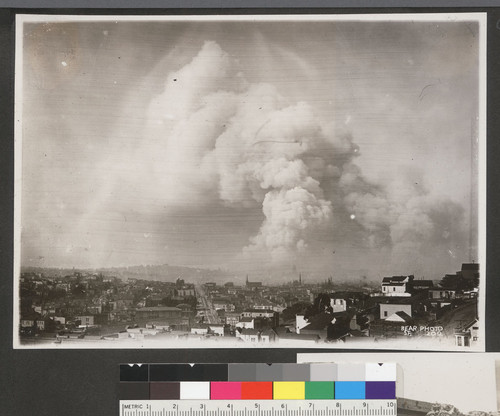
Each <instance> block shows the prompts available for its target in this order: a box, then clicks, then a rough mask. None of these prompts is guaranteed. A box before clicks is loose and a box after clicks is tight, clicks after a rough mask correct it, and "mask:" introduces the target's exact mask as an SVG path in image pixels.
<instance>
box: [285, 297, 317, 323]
mask: <svg viewBox="0 0 500 416" xmlns="http://www.w3.org/2000/svg"><path fill="white" fill-rule="evenodd" d="M309 307H311V304H310V303H309V302H297V303H294V304H293V305H292V306H289V307H288V308H286V309H284V310H283V312H282V314H281V316H282V318H283V321H291V320H292V319H295V315H301V314H303V313H305V311H306V309H307V308H309Z"/></svg>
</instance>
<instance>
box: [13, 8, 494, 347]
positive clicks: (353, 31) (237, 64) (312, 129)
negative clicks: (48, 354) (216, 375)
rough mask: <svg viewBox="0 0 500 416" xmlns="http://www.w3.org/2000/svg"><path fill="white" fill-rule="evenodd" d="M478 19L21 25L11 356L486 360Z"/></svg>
mask: <svg viewBox="0 0 500 416" xmlns="http://www.w3.org/2000/svg"><path fill="white" fill-rule="evenodd" d="M485 164H486V15H485V14H484V13H454V14H449V13H433V14H424V13H420V14H372V15H369V14H359V15H356V14H345V15H328V14H323V15H241V16H238V15H225V16H204V15H177V16H123V15H122V16H112V15H107V16H99V15H97V16H95V15H94V16H69V15H68V16H65V15H18V16H17V21H16V56H15V235H14V237H15V238H14V240H15V241H14V243H15V259H14V260H15V261H14V263H15V266H14V276H13V279H14V293H13V297H14V325H13V326H14V347H15V348H56V349H65V348H186V347H189V348H214V347H217V348H221V347H241V348H252V347H259V348H273V347H278V348H283V347H291V348H343V349H402V350H445V351H484V345H485V344H484V342H485V340H484V338H485V333H484V322H483V315H484V314H483V311H484V303H485V302H484V299H485V281H484V280H485V275H484V270H485V264H486V263H485V262H486V258H485V243H486V242H485V240H486V236H485V228H486V227H485V209H486V208H485V202H486V193H485V184H486V174H485V172H486V171H485V169H486V167H485Z"/></svg>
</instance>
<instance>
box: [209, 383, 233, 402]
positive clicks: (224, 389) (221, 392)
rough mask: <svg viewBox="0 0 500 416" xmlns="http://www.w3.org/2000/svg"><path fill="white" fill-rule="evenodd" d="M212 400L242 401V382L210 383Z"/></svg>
mask: <svg viewBox="0 0 500 416" xmlns="http://www.w3.org/2000/svg"><path fill="white" fill-rule="evenodd" d="M210 399H211V400H241V382H240V381H212V382H211V383H210Z"/></svg>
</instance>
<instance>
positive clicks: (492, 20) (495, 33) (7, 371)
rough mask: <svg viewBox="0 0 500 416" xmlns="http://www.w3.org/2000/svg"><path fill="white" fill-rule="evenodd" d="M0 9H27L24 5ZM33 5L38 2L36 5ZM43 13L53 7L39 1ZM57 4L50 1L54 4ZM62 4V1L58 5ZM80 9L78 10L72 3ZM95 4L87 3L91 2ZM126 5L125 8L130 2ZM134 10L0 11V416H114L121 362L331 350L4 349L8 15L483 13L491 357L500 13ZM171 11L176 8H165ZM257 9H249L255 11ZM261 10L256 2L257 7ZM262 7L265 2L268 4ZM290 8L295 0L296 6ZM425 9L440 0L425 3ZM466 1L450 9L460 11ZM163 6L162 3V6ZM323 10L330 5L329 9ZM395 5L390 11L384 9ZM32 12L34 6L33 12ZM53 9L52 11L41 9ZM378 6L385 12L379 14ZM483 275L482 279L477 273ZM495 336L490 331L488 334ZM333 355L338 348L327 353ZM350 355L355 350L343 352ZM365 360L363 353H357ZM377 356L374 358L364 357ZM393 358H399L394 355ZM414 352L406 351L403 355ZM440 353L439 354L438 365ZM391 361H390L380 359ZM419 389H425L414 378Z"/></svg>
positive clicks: (9, 231) (492, 341)
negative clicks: (347, 352) (486, 20)
mask: <svg viewBox="0 0 500 416" xmlns="http://www.w3.org/2000/svg"><path fill="white" fill-rule="evenodd" d="M4 3H9V2H3V3H0V6H6V5H7V6H10V7H20V6H22V7H32V3H33V0H31V2H29V1H25V0H17V1H11V2H10V3H15V4H4ZM39 3H42V2H39ZM43 3H44V4H45V5H47V6H48V5H49V3H54V2H53V1H46V2H43ZM56 3H57V2H56ZM59 3H62V2H59ZM78 3H79V4H78ZM81 3H82V2H81V1H78V0H71V1H66V2H64V5H65V6H66V7H70V6H71V7H75V6H81ZM92 3H95V4H92ZM130 3H131V2H130V1H126V0H122V1H119V0H112V1H109V0H108V1H106V2H98V1H95V0H88V1H87V2H86V5H88V6H92V7H102V5H107V6H108V7H109V6H110V5H113V6H117V5H121V6H123V5H125V6H127V7H130V6H131V4H130ZM132 3H133V2H132ZM148 3H149V6H148V5H141V7H143V8H142V9H130V8H129V9H126V8H121V9H102V8H101V9H97V8H96V9H69V8H65V9H62V8H58V9H36V8H25V9H21V8H11V9H0V195H1V199H0V236H1V238H0V273H1V275H0V319H1V321H0V322H2V325H0V329H1V331H0V357H1V358H0V359H1V365H0V414H5V415H16V416H17V415H19V416H21V415H37V416H45V415H47V416H48V415H50V416H57V415H118V400H117V382H118V380H119V368H118V364H119V363H126V362H145V363H147V362H293V361H295V359H296V353H297V352H298V351H300V352H307V351H310V352H322V351H332V350H326V349H325V350H307V349H300V350H298V349H251V350H250V349H240V348H238V349H213V350H203V349H191V350H188V349H184V350H13V348H12V333H13V317H12V313H13V295H12V294H13V278H12V276H13V244H12V241H13V200H14V47H15V27H14V23H15V15H16V13H36V14H38V13H42V14H91V15H92V14H129V15H130V14H265V13H279V14H283V13H289V14H295V13H309V14H310V13H315V14H322V13H336V14H340V13H342V14H343V13H388V12H390V13H439V12H487V13H488V25H487V35H488V39H487V70H488V82H487V90H488V94H487V195H488V196H487V261H488V264H487V265H486V275H487V280H486V316H485V323H486V335H487V336H486V350H487V351H500V324H499V323H498V322H497V320H498V319H500V300H497V298H499V297H500V279H499V278H498V277H497V274H498V272H499V270H500V249H499V248H498V246H497V244H496V237H497V236H498V235H499V230H500V204H499V203H500V180H499V178H500V162H498V160H499V158H500V138H499V137H498V134H499V133H500V8H492V7H487V6H492V5H498V2H496V1H482V2H481V3H480V4H482V6H483V7H482V8H481V7H466V8H465V7H451V8H450V7H441V8H432V9H431V8H428V7H427V8H415V7H406V8H405V7H401V6H411V5H412V3H414V2H411V1H405V2H403V1H399V2H396V1H385V2H378V3H381V4H380V5H379V8H347V6H348V5H350V6H351V7H352V6H359V5H360V4H362V5H365V4H366V1H339V2H338V3H339V4H338V5H336V6H337V7H340V8H322V9H317V8H309V9H300V8H297V4H295V5H293V4H292V5H287V7H286V8H280V9H277V8H273V9H269V8H267V9H265V8H259V9H255V8H254V9H241V8H233V9H222V7H223V6H229V5H230V4H232V5H233V7H235V6H236V7H241V6H243V5H244V4H242V3H244V2H242V1H232V2H229V1H219V2H217V3H216V2H211V3H216V4H215V5H212V7H213V8H211V9H195V8H192V7H193V5H194V6H198V7H199V6H200V4H195V3H196V2H195V1H192V2H191V8H189V9H187V8H186V9H151V8H148V9H145V7H155V6H159V5H160V4H159V3H163V2H161V1H160V0H155V1H149V2H148ZM169 3H172V4H169V5H170V6H171V7H172V6H173V7H179V6H181V5H183V7H186V5H184V3H183V2H182V0H178V1H175V2H174V1H172V2H169ZM262 3H263V2H262V1H257V2H253V5H254V6H263V5H265V4H262ZM264 3H265V2H264ZM268 3H269V2H268ZM295 3H297V2H295ZM328 3H329V2H327V1H314V2H309V3H308V6H315V7H318V6H327V5H328ZM426 3H428V4H427V6H428V5H431V4H434V5H443V4H449V3H450V2H449V1H434V2H426ZM470 3H471V2H470V1H466V0H464V1H457V2H454V5H455V6H466V5H467V4H470ZM163 4H164V3H163ZM330 4H331V3H330ZM396 5H397V6H399V7H397V8H395V7H393V6H396ZM37 6H39V5H37ZM50 6H51V7H60V6H61V5H60V4H56V5H54V4H50ZM386 7H391V8H390V9H387V8H386ZM481 267H482V276H484V266H481ZM497 329H498V330H497ZM333 352H336V353H337V352H342V350H333ZM350 352H359V353H363V351H350ZM364 352H366V351H364ZM373 352H380V351H373ZM398 352H401V351H398ZM408 353H409V354H414V353H415V352H408ZM447 354H452V353H443V359H446V355H447ZM388 359H390V354H388ZM423 382H425V381H424V380H423Z"/></svg>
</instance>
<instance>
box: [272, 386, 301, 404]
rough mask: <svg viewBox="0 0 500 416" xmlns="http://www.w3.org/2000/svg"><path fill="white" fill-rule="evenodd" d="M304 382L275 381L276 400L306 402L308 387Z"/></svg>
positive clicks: (274, 394) (274, 397) (274, 395)
mask: <svg viewBox="0 0 500 416" xmlns="http://www.w3.org/2000/svg"><path fill="white" fill-rule="evenodd" d="M305 384H306V383H305V382H303V381H275V382H274V383H273V399H274V400H304V399H305V396H306V393H305V392H306V387H305Z"/></svg>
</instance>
